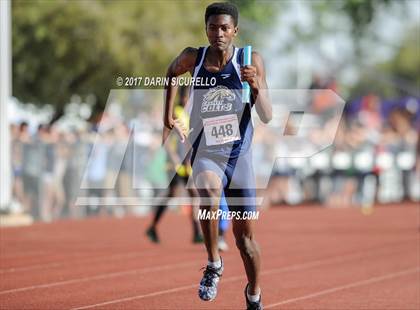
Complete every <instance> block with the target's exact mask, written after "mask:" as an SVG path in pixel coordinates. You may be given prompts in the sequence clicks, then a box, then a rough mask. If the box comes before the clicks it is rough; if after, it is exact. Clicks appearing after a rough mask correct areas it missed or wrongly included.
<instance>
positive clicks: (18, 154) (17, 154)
mask: <svg viewBox="0 0 420 310" xmlns="http://www.w3.org/2000/svg"><path fill="white" fill-rule="evenodd" d="M27 127H28V124H27V123H21V124H20V125H19V126H17V125H15V124H12V125H11V126H10V132H11V136H12V139H11V140H12V141H11V148H12V149H11V153H12V158H11V159H12V172H13V185H12V195H13V197H14V198H15V199H16V201H17V203H18V204H19V205H20V207H23V205H24V191H23V183H22V156H23V154H22V141H21V135H22V131H23V130H24V128H26V129H27Z"/></svg>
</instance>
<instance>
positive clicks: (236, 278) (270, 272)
mask: <svg viewBox="0 0 420 310" xmlns="http://www.w3.org/2000/svg"><path fill="white" fill-rule="evenodd" d="M382 252H383V251H382ZM365 253H366V252H360V253H355V254H351V255H347V256H337V257H333V258H329V259H320V260H316V261H312V262H307V263H303V264H296V265H291V266H285V267H281V268H275V269H269V270H265V271H263V272H261V276H265V275H273V274H275V273H282V272H288V271H297V270H304V269H309V268H312V267H319V266H324V265H330V264H334V263H342V262H346V261H351V260H353V259H355V258H360V257H361V256H362V258H365V259H366V258H370V257H372V256H378V255H381V256H383V253H376V255H373V254H370V255H365V256H363V255H361V254H365ZM393 253H398V255H400V254H401V251H398V252H393ZM245 278H246V277H245V276H244V275H242V276H233V277H228V278H223V280H222V281H221V284H223V283H227V282H234V281H239V280H242V279H245ZM197 286H198V284H197V283H195V284H190V285H185V286H180V287H175V288H172V289H167V290H162V291H156V292H152V293H148V294H142V295H134V296H130V297H125V298H120V299H113V300H109V301H104V302H101V303H96V304H91V305H85V306H80V307H75V308H72V309H71V310H82V309H91V308H96V307H101V306H106V305H112V304H117V303H122V302H127V301H133V300H139V299H143V298H147V297H152V296H159V295H164V294H170V293H174V292H179V291H184V290H189V289H192V288H196V287H197Z"/></svg>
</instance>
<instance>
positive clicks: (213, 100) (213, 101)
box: [201, 85, 235, 113]
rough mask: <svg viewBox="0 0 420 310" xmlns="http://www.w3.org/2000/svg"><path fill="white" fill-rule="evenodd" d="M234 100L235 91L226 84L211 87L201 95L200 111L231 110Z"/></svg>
mask: <svg viewBox="0 0 420 310" xmlns="http://www.w3.org/2000/svg"><path fill="white" fill-rule="evenodd" d="M234 100H235V93H234V92H233V91H232V90H231V89H229V88H227V87H226V86H221V85H220V86H217V87H214V88H211V89H209V91H208V92H207V93H206V94H205V95H204V97H203V104H202V105H201V113H205V112H225V111H231V110H232V102H233V101H234Z"/></svg>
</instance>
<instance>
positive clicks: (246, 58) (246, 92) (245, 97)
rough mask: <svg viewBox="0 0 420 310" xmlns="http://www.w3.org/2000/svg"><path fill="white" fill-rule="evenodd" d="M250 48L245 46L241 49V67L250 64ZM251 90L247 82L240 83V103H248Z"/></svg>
mask: <svg viewBox="0 0 420 310" xmlns="http://www.w3.org/2000/svg"><path fill="white" fill-rule="evenodd" d="M251 54H252V46H251V45H247V46H245V47H244V49H243V55H242V66H246V65H250V64H251ZM250 95H251V89H250V88H249V84H248V82H243V83H242V103H248V102H250Z"/></svg>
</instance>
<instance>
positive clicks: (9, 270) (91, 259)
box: [0, 250, 158, 274]
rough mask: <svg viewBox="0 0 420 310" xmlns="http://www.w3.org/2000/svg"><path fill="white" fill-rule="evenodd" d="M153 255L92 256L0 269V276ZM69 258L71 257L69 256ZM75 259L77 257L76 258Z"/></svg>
mask: <svg viewBox="0 0 420 310" xmlns="http://www.w3.org/2000/svg"><path fill="white" fill-rule="evenodd" d="M154 254H158V252H153V251H144V250H143V252H132V253H123V254H114V255H108V256H105V257H98V255H97V254H96V255H95V254H94V255H92V256H91V257H89V256H87V257H81V258H79V260H77V261H68V260H65V261H61V262H54V263H45V264H37V265H31V266H26V267H12V268H7V269H0V274H6V273H14V272H19V271H29V270H37V269H43V268H46V269H49V268H55V267H62V266H66V265H71V266H74V265H75V264H85V263H92V262H102V261H109V260H118V259H120V258H135V257H143V256H152V255H154ZM69 256H70V257H71V256H72V255H69ZM76 259H77V257H76Z"/></svg>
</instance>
